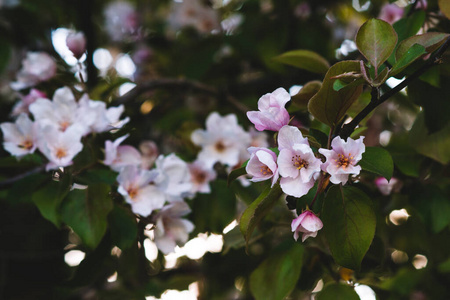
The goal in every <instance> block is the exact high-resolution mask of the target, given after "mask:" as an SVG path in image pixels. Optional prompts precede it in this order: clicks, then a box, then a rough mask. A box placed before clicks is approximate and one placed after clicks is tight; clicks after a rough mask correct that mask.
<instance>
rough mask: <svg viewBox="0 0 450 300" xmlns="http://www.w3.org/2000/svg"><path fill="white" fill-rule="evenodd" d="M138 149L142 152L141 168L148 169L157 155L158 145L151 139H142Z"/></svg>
mask: <svg viewBox="0 0 450 300" xmlns="http://www.w3.org/2000/svg"><path fill="white" fill-rule="evenodd" d="M139 150H140V151H141V154H142V168H144V169H150V167H151V166H153V164H154V163H155V161H156V159H157V158H158V156H159V150H158V145H156V143H155V142H153V141H142V142H141V143H140V144H139Z"/></svg>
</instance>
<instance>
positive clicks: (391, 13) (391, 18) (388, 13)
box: [378, 4, 403, 24]
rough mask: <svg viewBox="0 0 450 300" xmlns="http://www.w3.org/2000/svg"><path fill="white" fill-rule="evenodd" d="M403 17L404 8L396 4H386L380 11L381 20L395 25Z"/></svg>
mask: <svg viewBox="0 0 450 300" xmlns="http://www.w3.org/2000/svg"><path fill="white" fill-rule="evenodd" d="M402 16H403V8H401V7H398V6H397V5H395V4H385V5H384V6H383V7H382V8H381V11H380V15H379V16H378V18H379V19H381V20H383V21H386V22H388V23H390V24H394V23H395V22H397V21H398V20H400V19H401V18H402Z"/></svg>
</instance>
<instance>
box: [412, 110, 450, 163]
mask: <svg viewBox="0 0 450 300" xmlns="http://www.w3.org/2000/svg"><path fill="white" fill-rule="evenodd" d="M410 144H411V146H412V147H413V148H414V149H415V150H416V151H417V152H419V153H420V154H422V155H425V156H427V157H430V158H432V159H434V160H436V161H438V162H440V163H441V164H443V165H446V164H448V163H449V162H450V151H449V150H448V149H450V122H449V123H448V124H447V125H446V126H445V127H444V128H443V129H441V130H439V131H437V132H433V133H429V132H428V130H427V128H426V126H425V118H424V114H423V113H421V114H419V115H418V116H417V118H416V121H415V122H414V125H413V127H412V129H411V133H410Z"/></svg>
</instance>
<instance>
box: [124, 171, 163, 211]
mask: <svg viewBox="0 0 450 300" xmlns="http://www.w3.org/2000/svg"><path fill="white" fill-rule="evenodd" d="M158 176H159V172H158V171H157V170H151V171H149V170H143V169H139V168H138V167H136V166H132V165H128V166H125V167H124V168H122V170H121V171H120V173H119V176H117V182H118V183H119V188H118V189H117V191H118V192H119V193H120V194H121V195H122V196H124V198H125V201H126V202H127V203H129V204H130V205H131V210H132V211H133V212H134V213H135V214H139V215H141V216H144V217H146V216H148V215H150V214H151V213H152V211H153V210H155V209H160V208H162V207H163V206H164V203H165V197H164V193H163V192H162V191H161V190H160V189H159V187H158V186H156V185H155V184H153V181H154V180H155V179H156V178H157V177H158Z"/></svg>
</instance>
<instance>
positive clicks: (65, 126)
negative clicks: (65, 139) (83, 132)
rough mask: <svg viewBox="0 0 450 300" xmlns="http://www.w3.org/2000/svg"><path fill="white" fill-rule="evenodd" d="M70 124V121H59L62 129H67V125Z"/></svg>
mask: <svg viewBox="0 0 450 300" xmlns="http://www.w3.org/2000/svg"><path fill="white" fill-rule="evenodd" d="M69 126H70V122H68V121H62V122H60V123H59V128H60V129H61V131H66V129H67V127H69Z"/></svg>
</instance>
